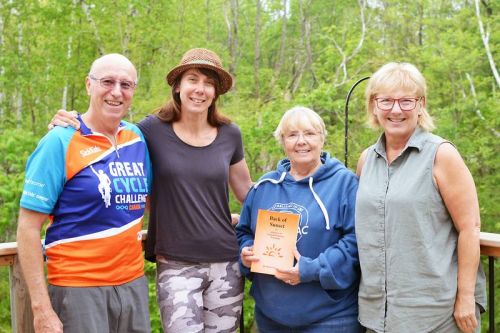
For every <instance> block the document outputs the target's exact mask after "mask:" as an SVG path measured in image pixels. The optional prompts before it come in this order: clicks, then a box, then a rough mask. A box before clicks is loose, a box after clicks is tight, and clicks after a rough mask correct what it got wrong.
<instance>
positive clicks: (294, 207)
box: [269, 202, 309, 242]
mask: <svg viewBox="0 0 500 333" xmlns="http://www.w3.org/2000/svg"><path fill="white" fill-rule="evenodd" d="M269 210H272V211H275V212H281V213H290V214H297V215H299V216H300V218H299V226H298V237H297V242H298V241H299V240H300V239H301V238H302V236H304V235H307V232H308V229H309V212H308V211H307V209H306V207H304V206H302V205H299V204H296V203H295V202H289V203H275V204H274V205H273V206H272V207H271V208H269Z"/></svg>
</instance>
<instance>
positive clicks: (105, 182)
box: [90, 165, 111, 208]
mask: <svg viewBox="0 0 500 333" xmlns="http://www.w3.org/2000/svg"><path fill="white" fill-rule="evenodd" d="M90 168H91V169H92V172H93V173H94V174H95V175H96V176H97V178H99V185H98V186H97V188H98V190H99V193H101V197H102V200H104V205H105V206H106V208H108V207H109V206H111V179H109V177H108V175H107V174H105V173H104V171H102V170H101V169H99V170H97V172H96V171H95V169H94V168H93V167H92V165H91V166H90Z"/></svg>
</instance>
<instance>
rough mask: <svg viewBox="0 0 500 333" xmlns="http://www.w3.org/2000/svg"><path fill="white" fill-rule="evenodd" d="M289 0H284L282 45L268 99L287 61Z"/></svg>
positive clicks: (274, 68)
mask: <svg viewBox="0 0 500 333" xmlns="http://www.w3.org/2000/svg"><path fill="white" fill-rule="evenodd" d="M287 8H288V0H283V16H282V18H281V37H280V46H279V49H278V56H277V57H276V60H275V62H274V66H273V75H272V76H271V84H270V85H269V92H268V94H267V96H266V100H268V99H270V98H271V97H272V96H271V95H272V91H273V90H274V88H275V85H276V81H277V80H278V77H279V76H280V74H281V68H282V67H283V64H284V62H285V48H286V31H287V29H286V26H287V23H288V13H287Z"/></svg>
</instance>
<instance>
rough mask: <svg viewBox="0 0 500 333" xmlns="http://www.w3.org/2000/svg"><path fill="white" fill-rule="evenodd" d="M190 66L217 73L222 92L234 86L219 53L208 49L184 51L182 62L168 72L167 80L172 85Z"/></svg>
mask: <svg viewBox="0 0 500 333" xmlns="http://www.w3.org/2000/svg"><path fill="white" fill-rule="evenodd" d="M190 68H207V69H211V70H213V71H214V72H216V73H217V75H218V76H219V81H220V89H221V91H220V94H221V95H222V94H224V93H226V92H227V91H228V90H229V89H231V88H232V86H233V77H232V76H231V74H229V73H228V72H227V71H226V70H225V69H224V68H222V62H221V60H220V58H219V56H218V55H217V54H215V53H214V52H212V51H210V50H207V49H200V48H197V49H191V50H189V51H187V52H186V53H184V55H183V56H182V59H181V62H180V63H179V65H177V67H174V68H173V69H172V70H171V71H170V72H169V73H168V74H167V82H168V84H169V85H170V86H172V85H173V84H174V82H175V79H177V77H178V76H179V75H180V74H182V73H183V72H185V71H187V70H188V69H190Z"/></svg>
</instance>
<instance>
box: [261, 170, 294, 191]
mask: <svg viewBox="0 0 500 333" xmlns="http://www.w3.org/2000/svg"><path fill="white" fill-rule="evenodd" d="M285 177H286V171H285V172H283V173H282V174H281V176H280V178H279V179H278V180H276V179H272V178H264V179H261V180H259V181H258V182H257V183H255V185H254V186H253V188H254V189H257V187H258V186H259V185H260V184H262V183H264V182H271V183H273V184H274V185H276V184H279V183H281V182H282V181H283V180H284V179H285Z"/></svg>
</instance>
